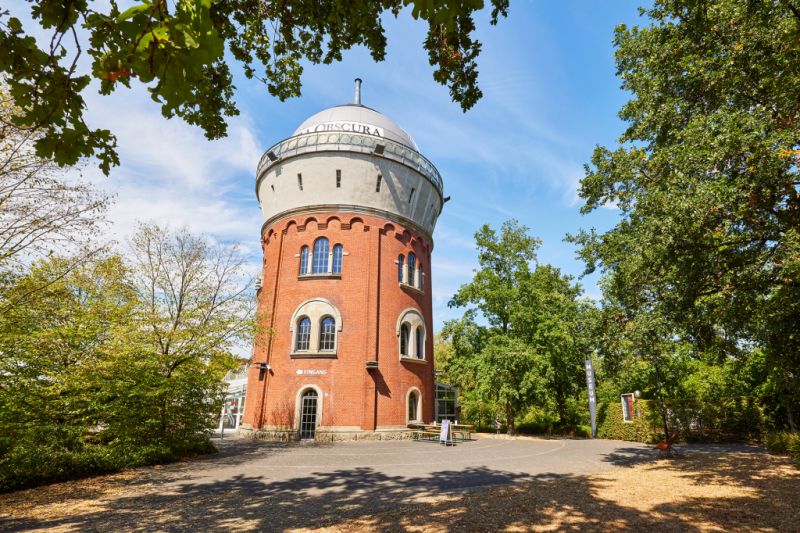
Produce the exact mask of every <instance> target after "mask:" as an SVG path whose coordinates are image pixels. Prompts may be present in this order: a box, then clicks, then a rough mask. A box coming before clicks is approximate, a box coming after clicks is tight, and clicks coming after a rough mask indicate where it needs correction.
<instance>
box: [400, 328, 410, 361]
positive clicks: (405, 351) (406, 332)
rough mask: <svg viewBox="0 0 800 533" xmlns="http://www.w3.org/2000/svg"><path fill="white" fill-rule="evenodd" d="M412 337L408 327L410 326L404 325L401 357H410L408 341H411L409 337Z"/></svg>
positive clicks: (401, 331)
mask: <svg viewBox="0 0 800 533" xmlns="http://www.w3.org/2000/svg"><path fill="white" fill-rule="evenodd" d="M410 336H411V328H409V327H408V324H403V325H402V326H400V355H401V356H407V355H408V341H409V340H410V339H409V337H410Z"/></svg>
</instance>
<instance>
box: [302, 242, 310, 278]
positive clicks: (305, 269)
mask: <svg viewBox="0 0 800 533" xmlns="http://www.w3.org/2000/svg"><path fill="white" fill-rule="evenodd" d="M307 273H308V246H303V247H302V248H300V275H301V276H302V275H303V274H307Z"/></svg>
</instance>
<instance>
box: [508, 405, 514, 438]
mask: <svg viewBox="0 0 800 533" xmlns="http://www.w3.org/2000/svg"><path fill="white" fill-rule="evenodd" d="M506 426H507V431H508V434H509V435H515V434H516V433H515V432H514V409H513V408H512V407H511V402H506Z"/></svg>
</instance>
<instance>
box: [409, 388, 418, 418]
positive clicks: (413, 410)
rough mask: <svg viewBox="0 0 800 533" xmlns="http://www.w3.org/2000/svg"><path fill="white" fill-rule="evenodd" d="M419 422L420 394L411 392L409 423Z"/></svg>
mask: <svg viewBox="0 0 800 533" xmlns="http://www.w3.org/2000/svg"><path fill="white" fill-rule="evenodd" d="M418 420H419V394H417V391H411V393H409V395H408V421H409V422H417V421H418Z"/></svg>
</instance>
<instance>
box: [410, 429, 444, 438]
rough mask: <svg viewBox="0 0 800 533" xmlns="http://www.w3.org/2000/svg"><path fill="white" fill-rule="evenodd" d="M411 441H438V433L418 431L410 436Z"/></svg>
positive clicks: (426, 430) (425, 430)
mask: <svg viewBox="0 0 800 533" xmlns="http://www.w3.org/2000/svg"><path fill="white" fill-rule="evenodd" d="M411 438H412V439H413V440H439V432H438V431H433V430H429V429H419V430H416V431H414V433H412V434H411Z"/></svg>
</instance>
